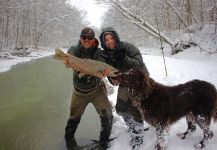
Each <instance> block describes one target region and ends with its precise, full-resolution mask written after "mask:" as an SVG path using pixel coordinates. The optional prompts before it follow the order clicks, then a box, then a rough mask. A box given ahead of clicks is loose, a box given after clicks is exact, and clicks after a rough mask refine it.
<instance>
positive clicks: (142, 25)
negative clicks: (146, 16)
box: [110, 0, 174, 46]
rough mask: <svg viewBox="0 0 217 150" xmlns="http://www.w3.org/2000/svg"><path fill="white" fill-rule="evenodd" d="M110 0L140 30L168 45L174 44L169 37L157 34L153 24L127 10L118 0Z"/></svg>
mask: <svg viewBox="0 0 217 150" xmlns="http://www.w3.org/2000/svg"><path fill="white" fill-rule="evenodd" d="M110 1H111V3H112V4H113V6H114V7H115V8H117V9H118V10H119V11H120V12H121V13H122V14H123V15H124V16H125V17H127V18H128V19H130V20H132V22H133V23H134V24H135V25H137V26H138V27H140V28H141V29H142V30H144V31H146V32H147V33H148V34H150V35H152V36H154V37H155V38H158V39H161V40H162V41H164V42H165V43H167V44H169V45H170V46H173V45H174V42H173V41H172V40H171V39H170V38H168V37H166V36H163V35H159V34H158V30H157V29H156V28H155V27H154V26H152V25H151V24H149V23H148V22H147V21H145V20H143V19H141V18H140V17H139V16H137V15H136V14H135V13H133V12H131V11H130V10H128V9H127V8H125V7H124V6H122V5H121V4H119V3H118V2H116V1H114V0H110Z"/></svg>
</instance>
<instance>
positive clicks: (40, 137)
mask: <svg viewBox="0 0 217 150" xmlns="http://www.w3.org/2000/svg"><path fill="white" fill-rule="evenodd" d="M71 76H72V71H71V70H70V69H66V68H65V67H64V65H63V63H62V62H60V61H56V60H54V59H53V58H52V57H47V58H42V59H38V60H33V61H31V62H29V63H24V64H19V65H17V66H15V67H14V68H13V69H12V70H10V71H8V72H5V73H0V85H1V86H0V95H1V98H0V114H1V118H0V150H66V146H65V140H64V133H65V126H66V122H67V118H68V115H69V106H70V99H71V93H72V79H71ZM98 120H99V118H97V113H96V112H95V111H94V108H93V107H92V106H89V107H88V108H87V111H86V112H85V114H84V115H83V118H82V120H81V122H80V124H79V127H78V129H77V132H76V135H75V137H76V138H77V142H78V144H79V142H80V141H82V140H81V139H82V138H83V139H85V138H86V139H97V138H98V129H99V123H98Z"/></svg>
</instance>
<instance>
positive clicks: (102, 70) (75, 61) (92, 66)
mask: <svg viewBox="0 0 217 150" xmlns="http://www.w3.org/2000/svg"><path fill="white" fill-rule="evenodd" d="M66 57H68V60H69V64H70V65H72V66H73V69H75V70H77V71H80V72H81V73H82V74H84V75H92V76H95V77H99V78H102V77H104V76H115V74H114V73H115V72H118V70H117V69H116V68H114V67H112V66H110V65H108V64H106V63H104V62H100V61H96V60H92V59H81V58H78V57H76V56H73V55H69V54H66V53H64V52H63V51H62V50H60V49H59V48H56V49H55V55H54V58H56V59H59V60H63V59H64V58H66Z"/></svg>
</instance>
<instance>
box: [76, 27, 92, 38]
mask: <svg viewBox="0 0 217 150" xmlns="http://www.w3.org/2000/svg"><path fill="white" fill-rule="evenodd" d="M80 36H92V37H95V33H94V31H93V29H91V28H88V27H87V28H84V29H83V30H81V35H80Z"/></svg>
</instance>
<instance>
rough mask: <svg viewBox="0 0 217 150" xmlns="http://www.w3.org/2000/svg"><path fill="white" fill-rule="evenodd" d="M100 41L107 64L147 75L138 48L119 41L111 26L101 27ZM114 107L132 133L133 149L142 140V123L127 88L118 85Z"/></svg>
mask: <svg viewBox="0 0 217 150" xmlns="http://www.w3.org/2000/svg"><path fill="white" fill-rule="evenodd" d="M100 42H101V46H102V48H103V49H104V51H103V52H102V56H104V57H105V59H106V62H107V63H108V64H110V65H112V66H113V67H115V68H117V69H118V70H119V71H127V70H129V69H131V68H137V69H140V70H143V71H144V73H146V74H148V75H149V72H148V70H147V68H146V66H145V64H144V62H143V59H142V55H141V53H140V51H139V49H138V48H137V47H135V46H134V45H133V44H131V43H128V42H122V41H120V38H119V35H118V33H117V32H116V31H115V30H114V29H113V28H111V27H107V28H104V29H103V31H102V33H101V35H100ZM115 108H116V112H117V113H118V114H119V115H121V116H122V117H123V118H124V120H125V122H126V124H127V125H128V127H129V131H130V132H131V135H132V136H131V137H132V138H131V143H130V144H131V146H132V147H133V149H136V148H138V147H139V145H140V144H142V142H143V135H142V132H143V131H144V123H143V120H142V118H141V115H140V112H139V110H138V109H137V108H134V107H133V106H132V102H131V100H130V99H129V95H128V91H127V88H125V87H122V86H121V85H119V89H118V96H117V104H116V106H115ZM132 116H133V118H132Z"/></svg>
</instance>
